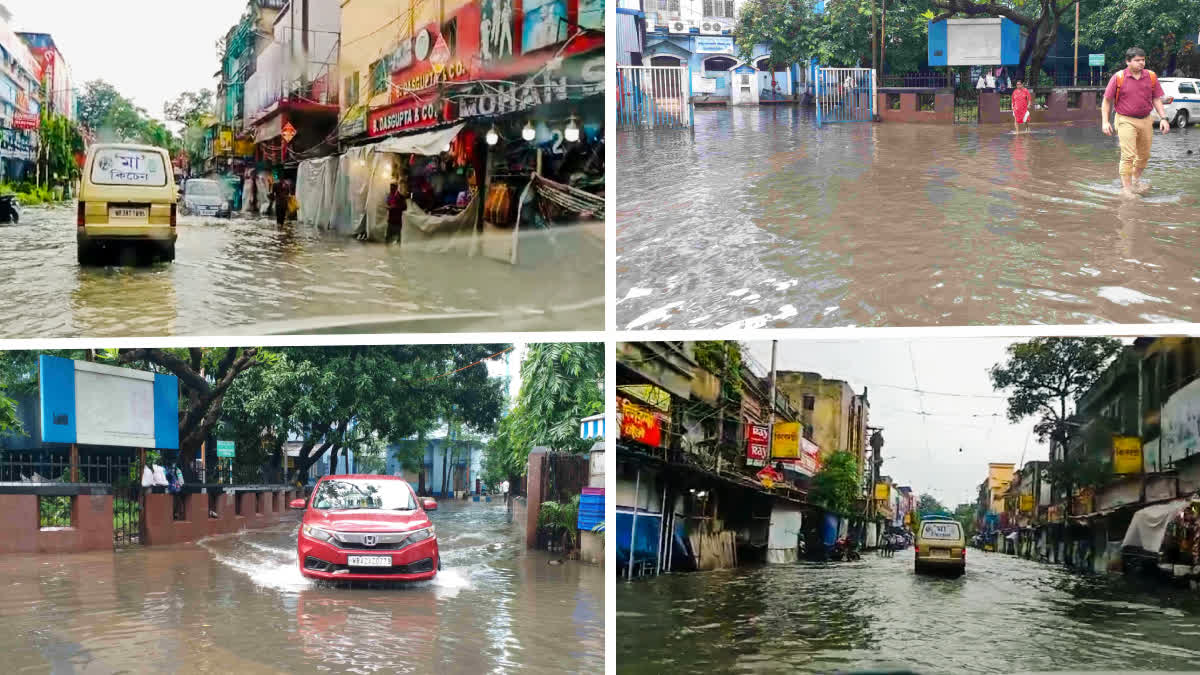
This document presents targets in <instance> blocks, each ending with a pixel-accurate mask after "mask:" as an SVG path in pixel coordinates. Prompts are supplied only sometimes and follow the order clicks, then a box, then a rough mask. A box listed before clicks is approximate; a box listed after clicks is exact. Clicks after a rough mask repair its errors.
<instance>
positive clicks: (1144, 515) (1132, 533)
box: [1121, 499, 1190, 553]
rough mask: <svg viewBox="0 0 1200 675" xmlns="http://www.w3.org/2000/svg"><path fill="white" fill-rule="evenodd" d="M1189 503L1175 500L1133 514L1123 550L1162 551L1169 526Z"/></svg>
mask: <svg viewBox="0 0 1200 675" xmlns="http://www.w3.org/2000/svg"><path fill="white" fill-rule="evenodd" d="M1189 502H1190V500H1188V499H1174V500H1172V501H1169V502H1166V503H1164V504H1154V505H1153V506H1147V507H1146V508H1144V509H1142V510H1140V511H1138V512H1137V513H1135V514H1133V520H1132V521H1130V523H1129V529H1128V530H1126V531H1125V539H1124V540H1122V541H1121V548H1125V547H1126V546H1136V547H1138V548H1140V549H1142V550H1143V551H1150V552H1154V553H1157V552H1158V551H1159V550H1160V549H1162V543H1163V538H1164V537H1165V536H1166V534H1167V524H1168V523H1170V522H1171V519H1172V518H1174V517H1175V516H1176V515H1178V514H1179V512H1180V511H1182V510H1184V509H1185V508H1187V505H1188V503H1189Z"/></svg>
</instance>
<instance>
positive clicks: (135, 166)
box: [91, 148, 167, 187]
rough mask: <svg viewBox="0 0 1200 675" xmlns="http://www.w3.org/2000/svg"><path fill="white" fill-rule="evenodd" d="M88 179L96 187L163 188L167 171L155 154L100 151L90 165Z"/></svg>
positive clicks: (117, 150) (112, 150) (159, 156)
mask: <svg viewBox="0 0 1200 675" xmlns="http://www.w3.org/2000/svg"><path fill="white" fill-rule="evenodd" d="M91 178H92V183H95V184H96V185H142V186H148V187H162V186H164V185H166V184H167V167H166V163H165V162H163V158H162V155H160V154H159V153H157V152H150V151H146V150H130V149H127V148H100V149H99V150H97V151H96V157H95V159H94V160H93V162H92V177H91Z"/></svg>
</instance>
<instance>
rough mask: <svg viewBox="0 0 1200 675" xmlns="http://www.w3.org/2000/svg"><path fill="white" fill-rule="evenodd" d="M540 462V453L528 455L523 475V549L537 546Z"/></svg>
mask: <svg viewBox="0 0 1200 675" xmlns="http://www.w3.org/2000/svg"><path fill="white" fill-rule="evenodd" d="M535 450H536V448H535ZM541 460H542V454H541V453H533V452H531V453H529V464H528V467H527V469H526V474H525V475H526V480H525V485H526V488H525V508H526V511H525V548H534V547H536V546H537V522H538V511H539V510H541V508H542V497H543V495H542V461H541Z"/></svg>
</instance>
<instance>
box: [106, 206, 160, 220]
mask: <svg viewBox="0 0 1200 675" xmlns="http://www.w3.org/2000/svg"><path fill="white" fill-rule="evenodd" d="M108 217H109V218H116V219H118V220H146V219H148V218H149V217H150V209H148V208H129V207H126V206H114V207H113V208H111V209H109V210H108Z"/></svg>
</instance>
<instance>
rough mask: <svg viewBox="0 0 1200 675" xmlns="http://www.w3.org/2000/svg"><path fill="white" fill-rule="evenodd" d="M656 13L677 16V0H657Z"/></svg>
mask: <svg viewBox="0 0 1200 675" xmlns="http://www.w3.org/2000/svg"><path fill="white" fill-rule="evenodd" d="M658 13H659V14H666V15H668V16H670V17H672V18H679V0H658Z"/></svg>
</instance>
